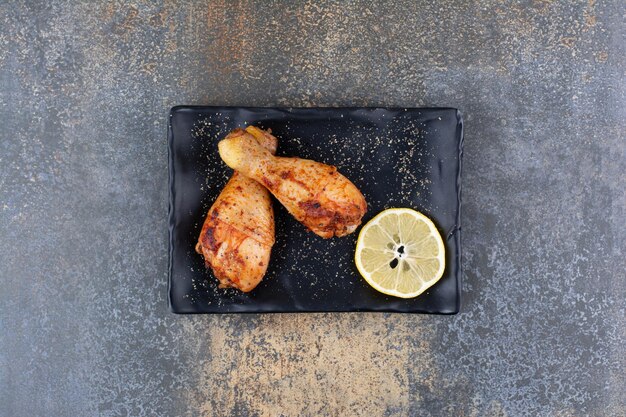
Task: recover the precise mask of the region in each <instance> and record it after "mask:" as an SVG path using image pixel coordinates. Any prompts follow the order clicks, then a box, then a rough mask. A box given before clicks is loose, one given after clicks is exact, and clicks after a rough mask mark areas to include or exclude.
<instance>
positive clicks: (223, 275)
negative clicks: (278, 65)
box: [196, 126, 277, 292]
mask: <svg viewBox="0 0 626 417" xmlns="http://www.w3.org/2000/svg"><path fill="white" fill-rule="evenodd" d="M237 137H238V138H242V140H244V141H250V142H253V143H254V144H255V145H256V146H259V147H262V148H263V149H265V150H266V152H267V153H270V154H273V153H275V152H276V146H277V140H276V138H275V137H274V136H272V135H271V134H270V133H269V131H264V130H261V129H258V128H256V127H254V126H248V127H247V128H246V130H243V129H236V130H234V131H232V132H231V133H230V134H229V135H228V136H226V138H237ZM272 245H274V212H273V209H272V201H271V198H270V194H269V193H268V191H267V190H266V189H265V187H263V186H262V185H260V184H259V183H257V182H256V181H254V180H252V179H250V178H248V177H246V176H244V175H241V174H240V173H238V172H236V171H235V173H234V174H233V176H232V177H231V178H230V180H229V181H228V183H227V184H226V186H225V187H224V189H223V190H222V192H221V194H220V195H219V196H218V197H217V200H215V203H213V206H211V209H210V210H209V212H208V214H207V217H206V220H205V221H204V225H203V226H202V231H201V232H200V237H199V238H198V243H197V244H196V252H198V253H200V254H201V255H202V256H203V257H204V261H205V264H206V266H207V268H209V267H210V268H211V269H212V270H213V273H214V274H215V277H216V278H217V279H218V280H219V282H220V288H227V287H232V288H237V289H239V290H241V291H243V292H248V291H252V290H253V289H254V288H255V287H256V286H257V285H258V284H259V282H261V279H262V278H263V276H264V275H265V272H266V270H267V265H268V263H269V260H270V253H271V250H272Z"/></svg>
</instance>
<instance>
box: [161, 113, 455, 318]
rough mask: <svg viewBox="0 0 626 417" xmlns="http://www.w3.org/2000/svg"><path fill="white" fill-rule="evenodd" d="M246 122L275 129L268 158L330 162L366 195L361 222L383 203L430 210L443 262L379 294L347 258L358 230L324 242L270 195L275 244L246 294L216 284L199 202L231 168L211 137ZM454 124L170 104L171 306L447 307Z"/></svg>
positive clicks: (451, 284) (202, 309)
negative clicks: (418, 282) (207, 261)
mask: <svg viewBox="0 0 626 417" xmlns="http://www.w3.org/2000/svg"><path fill="white" fill-rule="evenodd" d="M249 124H253V125H257V126H261V127H263V128H266V129H267V128H270V129H272V132H273V134H274V135H276V136H277V137H278V153H277V155H285V156H299V157H302V158H308V159H313V160H316V161H319V162H324V163H326V164H331V165H335V166H337V168H338V169H339V172H341V173H342V174H344V175H345V176H346V177H348V178H349V179H350V180H351V181H352V182H354V184H355V185H356V186H357V187H358V188H359V189H360V190H361V192H362V193H363V195H364V196H365V198H366V200H367V202H368V212H367V214H366V215H365V217H364V218H363V224H365V222H367V221H369V220H370V219H371V218H372V217H374V216H375V215H376V214H377V213H379V212H381V211H382V210H384V209H386V208H390V207H411V208H414V209H416V210H418V211H421V212H422V213H424V214H425V215H427V216H429V217H430V218H431V219H433V221H434V222H435V224H436V225H437V227H438V229H439V231H440V233H441V235H442V236H443V237H444V242H445V247H446V270H445V272H444V275H443V277H442V278H441V279H440V280H439V282H437V283H436V284H435V285H434V286H433V287H431V288H430V289H429V290H427V291H426V292H425V293H423V294H422V295H420V296H419V297H417V298H413V299H400V298H395V297H390V296H386V295H384V294H381V293H379V292H377V291H375V290H374V289H373V288H371V287H370V286H369V285H368V284H367V283H366V282H365V280H363V278H361V276H360V275H359V273H358V271H357V269H356V267H355V265H354V260H353V257H354V248H355V245H356V239H357V236H358V230H357V232H355V233H353V234H351V235H349V236H346V237H342V238H332V239H327V240H325V239H322V238H320V237H318V236H316V235H315V234H313V233H311V232H309V231H307V230H306V229H305V228H304V226H302V225H301V224H300V223H298V222H297V221H296V220H295V219H294V218H293V217H292V216H291V215H289V213H287V211H286V210H285V209H284V208H283V207H282V206H281V205H280V203H278V202H277V201H276V200H274V211H275V216H276V244H275V245H274V247H273V249H272V257H271V261H270V265H269V268H268V271H267V274H266V276H265V277H264V278H263V281H262V282H261V283H260V284H259V286H258V287H257V288H255V289H254V290H253V291H252V292H250V293H247V294H244V293H242V292H239V291H237V290H233V289H219V288H217V280H216V279H215V278H214V277H213V275H212V272H211V271H210V270H207V269H205V267H204V262H203V259H202V257H201V256H200V255H198V254H197V253H196V252H195V250H194V245H195V244H196V241H197V239H198V234H199V232H200V229H201V227H202V223H203V222H204V217H205V215H206V213H207V210H208V209H209V208H210V206H211V204H212V203H213V201H215V199H216V197H217V196H218V195H219V193H220V192H221V190H222V187H223V186H224V184H225V183H226V181H227V179H228V178H229V177H230V175H231V174H232V171H231V169H230V168H228V167H227V166H226V165H225V164H224V163H223V162H222V161H221V159H220V157H219V155H218V152H217V142H218V141H219V140H220V139H222V138H223V137H224V136H225V135H226V134H227V133H228V132H229V131H230V130H232V129H234V128H236V127H245V126H246V125H249ZM462 145H463V121H462V118H461V114H460V113H459V112H458V111H457V110H456V109H449V108H422V109H420V108H416V109H383V108H250V107H197V106H178V107H174V108H173V109H172V110H171V112H170V123H169V170H170V176H169V181H170V184H169V186H170V206H169V232H170V248H169V255H170V263H169V302H170V308H171V310H172V311H173V312H175V313H269V312H315V311H388V312H403V313H438V314H454V313H457V312H458V311H459V305H460V278H461V246H460V238H461V227H460V195H461V157H462Z"/></svg>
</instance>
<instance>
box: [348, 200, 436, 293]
mask: <svg viewBox="0 0 626 417" xmlns="http://www.w3.org/2000/svg"><path fill="white" fill-rule="evenodd" d="M354 261H355V262H356V267H357V269H358V270H359V272H360V273H361V275H363V278H365V280H366V281H367V282H368V283H369V284H370V285H371V286H372V287H374V288H375V289H376V290H378V291H380V292H382V293H385V294H388V295H393V296H395V297H401V298H413V297H417V296H418V295H420V294H421V293H423V292H424V291H426V290H427V289H428V288H430V287H431V286H432V285H433V284H435V283H436V282H437V281H439V278H441V276H442V275H443V270H444V268H445V250H444V247H443V240H442V239H441V235H440V234H439V232H438V231H437V228H436V227H435V225H434V224H433V222H432V221H431V220H430V219H429V218H428V217H426V216H424V215H423V214H422V213H420V212H418V211H415V210H411V209H408V208H392V209H388V210H385V211H383V212H382V213H379V214H378V215H377V216H376V217H374V218H373V219H372V220H370V221H369V222H368V223H367V224H366V225H365V226H363V228H362V229H361V233H359V238H358V240H357V243H356V253H355V255H354Z"/></svg>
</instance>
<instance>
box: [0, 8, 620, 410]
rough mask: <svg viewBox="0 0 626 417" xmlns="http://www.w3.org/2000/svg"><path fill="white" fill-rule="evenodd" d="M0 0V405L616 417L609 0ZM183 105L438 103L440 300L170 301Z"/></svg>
mask: <svg viewBox="0 0 626 417" xmlns="http://www.w3.org/2000/svg"><path fill="white" fill-rule="evenodd" d="M370 3H373V2H358V1H351V2H332V1H320V2H313V1H311V2H299V1H298V2H259V3H254V2H248V1H240V2H224V1H217V2H210V3H203V2H193V3H191V4H184V5H183V4H176V3H174V2H170V1H156V2H148V1H143V0H138V1H134V2H132V3H125V2H117V1H109V2H75V1H66V2H63V1H56V0H55V1H48V2H18V1H15V2H13V1H5V2H2V3H0V115H1V117H2V121H3V122H2V129H1V130H0V236H1V237H2V239H0V286H1V288H2V290H1V292H0V416H2V417H13V416H29V417H32V416H92V415H93V416H95V415H101V416H126V415H127V416H154V415H162V416H169V415H179V416H197V415H207V416H213V415H215V416H218V415H235V416H277V415H283V416H296V415H304V416H306V415H311V416H344V415H369V416H373V415H385V416H404V415H409V416H450V415H454V416H457V415H458V416H521V415H533V416H562V417H566V416H567V417H570V416H624V415H626V396H624V392H625V391H626V379H625V376H624V375H625V369H626V359H625V358H626V348H625V345H626V317H625V299H626V276H625V272H624V271H626V261H625V258H626V257H625V256H624V253H623V251H624V240H625V239H624V237H625V236H626V229H625V226H624V218H625V215H626V213H625V207H626V194H625V192H624V184H626V163H625V161H626V148H625V135H624V133H625V131H626V125H625V120H626V114H625V111H624V107H625V106H624V104H625V89H624V85H625V83H624V78H625V77H624V68H625V67H626V65H625V64H626V62H625V59H624V57H625V56H626V54H625V52H626V51H625V47H624V45H625V44H626V43H624V35H625V34H624V27H625V25H624V14H623V7H622V6H623V4H621V2H619V1H617V0H613V1H595V0H588V1H575V2H566V1H563V2H558V1H549V0H543V1H540V0H536V1H525V2H523V3H520V2H507V1H497V0H485V1H481V2H476V1H452V2H425V1H418V2H413V1H385V2H377V3H378V4H376V5H373V4H370ZM176 104H212V105H248V106H265V105H281V106H342V105H350V106H373V105H389V106H402V107H407V106H420V105H429V106H453V107H458V108H460V109H461V110H462V111H463V113H464V116H465V122H466V124H465V127H466V136H465V144H466V145H465V157H464V178H463V187H464V189H463V203H464V206H463V248H464V270H465V276H464V283H463V291H464V301H463V306H462V312H461V314H459V315H457V316H453V317H431V316H411V315H395V314H311V315H290V314H287V315H275V316H263V315H252V316H237V315H235V316H227V317H221V316H193V317H189V316H175V315H173V314H171V313H169V312H168V310H167V302H166V285H167V284H166V278H167V277H166V275H167V272H166V266H167V227H166V221H167V155H166V139H165V132H166V115H167V112H168V110H169V108H170V107H171V106H173V105H176Z"/></svg>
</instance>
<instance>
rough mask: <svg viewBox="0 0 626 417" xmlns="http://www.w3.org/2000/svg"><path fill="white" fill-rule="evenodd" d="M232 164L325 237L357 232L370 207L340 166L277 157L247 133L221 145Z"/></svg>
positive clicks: (228, 162)
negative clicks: (341, 170)
mask: <svg viewBox="0 0 626 417" xmlns="http://www.w3.org/2000/svg"><path fill="white" fill-rule="evenodd" d="M218 148H219V152H220V156H221V157H222V160H223V161H224V162H225V163H226V165H228V166H229V167H231V168H233V169H235V170H237V171H239V172H240V173H241V174H243V175H246V176H247V177H249V178H252V179H254V180H256V181H257V182H258V183H259V184H263V185H264V186H265V187H267V189H268V190H270V192H271V193H272V194H274V196H275V197H276V198H277V199H278V201H280V202H281V203H282V204H283V205H284V206H285V208H287V210H288V211H289V212H290V213H291V214H292V215H293V216H294V217H295V218H296V219H297V220H298V221H300V222H301V223H303V224H304V225H305V226H306V227H308V228H309V229H310V230H311V231H313V232H314V233H316V234H317V235H319V236H321V237H323V238H329V237H333V236H345V235H347V234H350V233H352V232H354V231H355V230H356V228H357V227H358V225H359V224H361V218H362V217H363V215H364V214H365V212H366V211H367V203H366V202H365V198H364V197H363V194H361V192H360V191H359V190H358V188H356V186H355V185H354V184H352V183H351V182H350V180H348V179H347V178H346V177H344V176H343V175H341V174H340V173H339V172H337V168H335V167H333V166H330V165H326V164H321V163H319V162H315V161H311V160H308V159H300V158H283V157H276V156H273V155H272V153H271V152H269V151H268V150H267V149H265V148H264V147H263V146H261V145H259V143H258V142H256V141H254V140H250V138H249V137H246V135H233V136H231V135H229V136H228V137H226V138H225V139H224V140H222V141H220V143H219V144H218Z"/></svg>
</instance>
